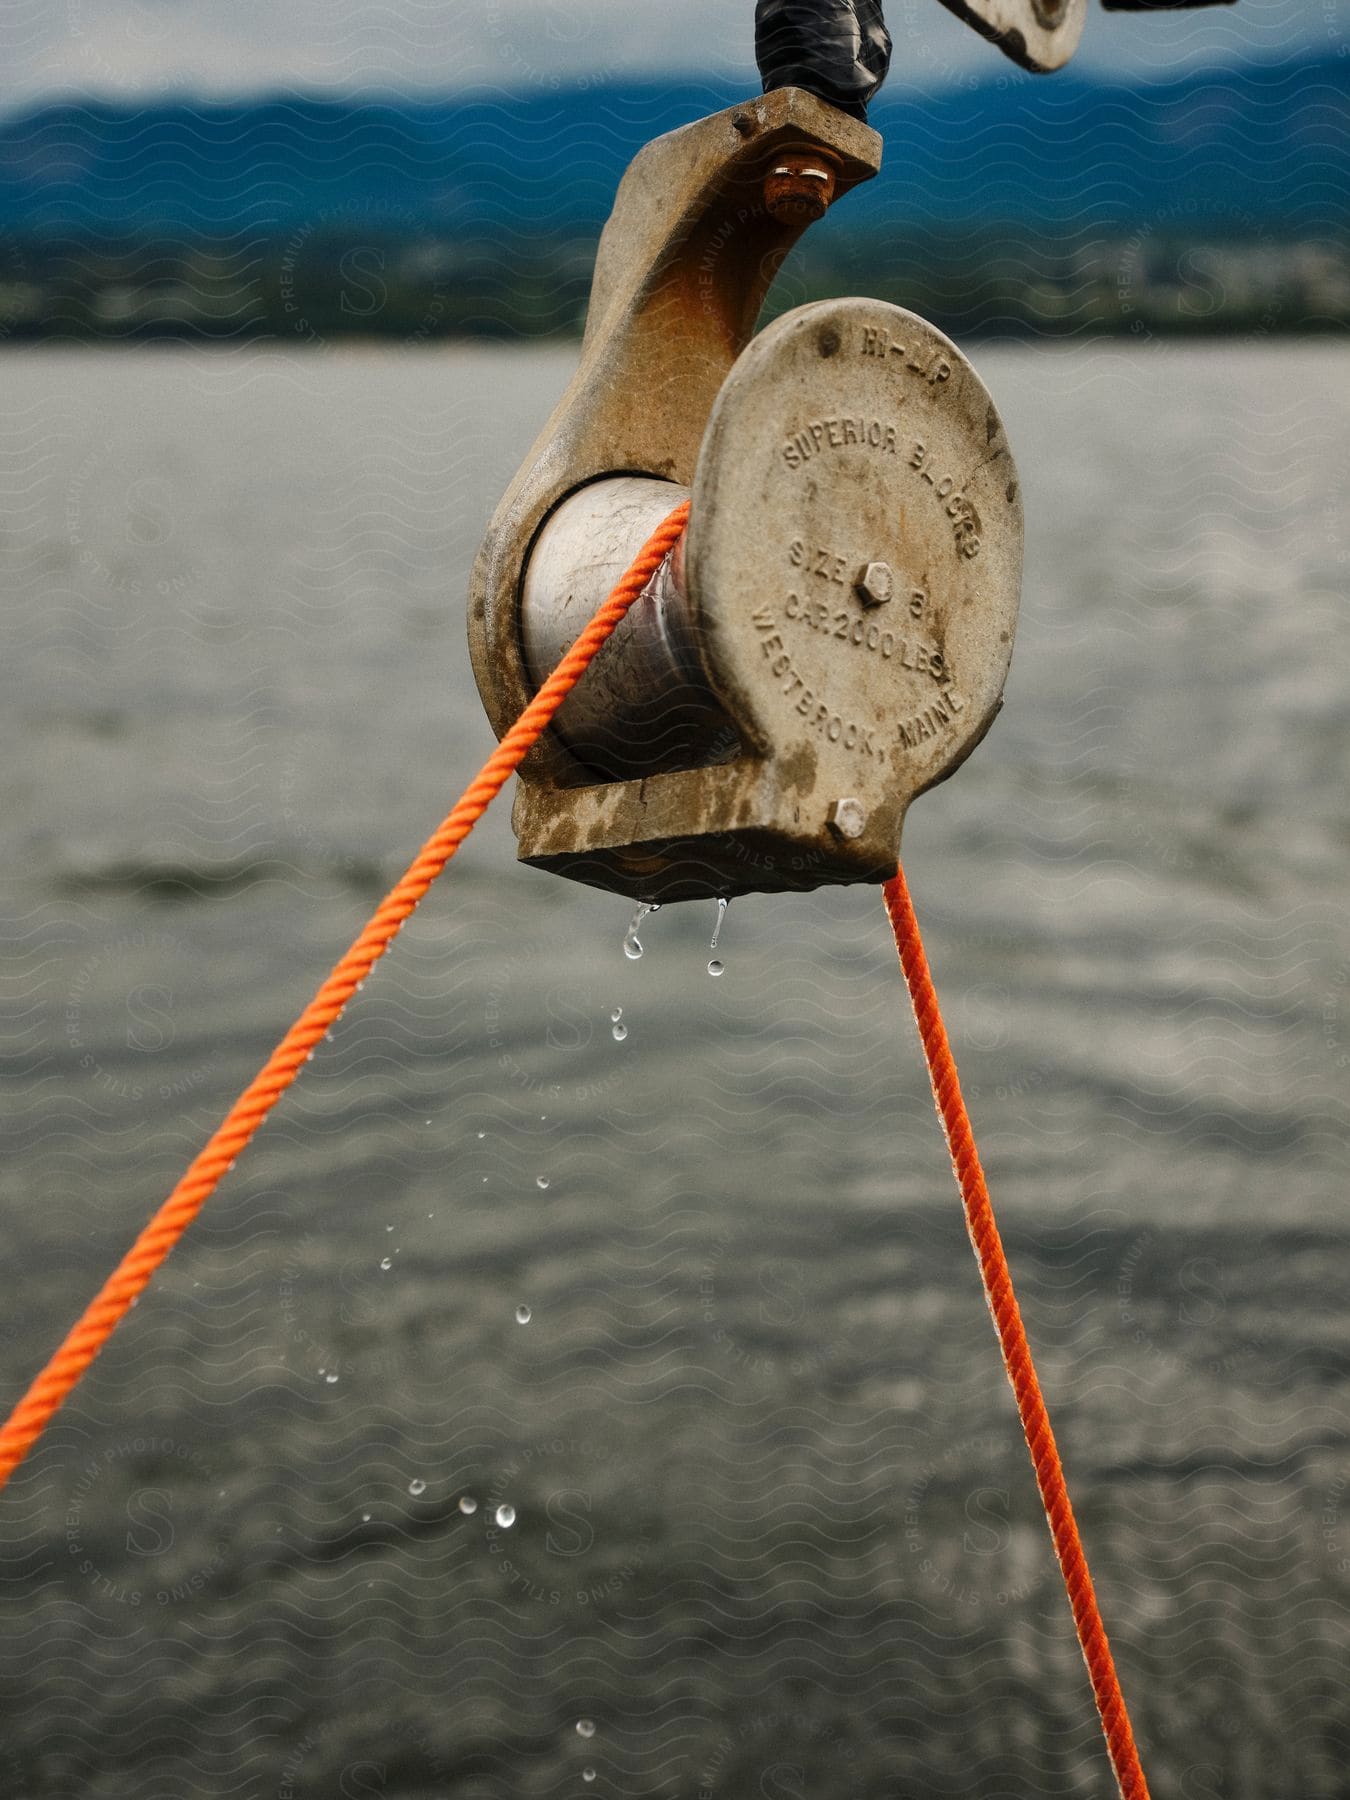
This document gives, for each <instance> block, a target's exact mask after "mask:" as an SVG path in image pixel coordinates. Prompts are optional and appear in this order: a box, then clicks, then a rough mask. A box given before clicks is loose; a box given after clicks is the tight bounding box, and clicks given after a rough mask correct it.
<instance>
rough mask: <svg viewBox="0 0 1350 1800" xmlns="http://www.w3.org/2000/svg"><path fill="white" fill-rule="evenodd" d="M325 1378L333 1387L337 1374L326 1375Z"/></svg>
mask: <svg viewBox="0 0 1350 1800" xmlns="http://www.w3.org/2000/svg"><path fill="white" fill-rule="evenodd" d="M324 1380H325V1381H326V1382H327V1383H328V1385H329V1387H332V1385H333V1383H334V1382H335V1381H336V1380H337V1376H336V1375H325V1376H324Z"/></svg>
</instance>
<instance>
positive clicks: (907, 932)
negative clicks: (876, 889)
mask: <svg viewBox="0 0 1350 1800" xmlns="http://www.w3.org/2000/svg"><path fill="white" fill-rule="evenodd" d="M882 894H883V897H884V898H885V901H886V911H887V914H888V915H889V917H890V921H891V928H892V929H893V931H894V932H895V946H896V949H897V950H898V951H899V952H900V966H901V968H902V969H903V970H904V972H905V981H906V984H907V985H908V987H909V997H910V999H911V1000H912V1001H913V1003H914V1018H915V1021H916V1023H917V1024H918V1027H919V1037H920V1039H921V1040H922V1043H923V1053H924V1056H925V1057H926V1059H927V1062H928V1074H929V1077H930V1079H931V1081H932V1083H933V1098H934V1100H935V1101H936V1102H937V1109H938V1115H939V1117H940V1118H941V1120H942V1129H943V1131H944V1133H945V1134H946V1138H947V1148H948V1150H949V1151H950V1152H951V1158H952V1168H953V1170H954V1171H955V1174H956V1181H957V1186H958V1187H959V1188H960V1189H961V1199H962V1202H963V1204H964V1206H965V1210H966V1227H967V1229H968V1231H969V1232H970V1241H971V1244H972V1245H973V1247H974V1250H975V1255H976V1257H977V1259H978V1260H979V1265H980V1279H981V1280H982V1281H983V1283H984V1293H985V1298H986V1300H988V1302H989V1310H990V1312H991V1313H992V1314H993V1318H994V1329H995V1330H996V1331H997V1332H998V1341H999V1348H1000V1349H1001V1350H1002V1352H1003V1366H1004V1368H1006V1369H1007V1371H1008V1380H1009V1381H1010V1382H1011V1383H1012V1390H1013V1393H1014V1394H1015V1395H1016V1397H1017V1411H1018V1414H1019V1416H1020V1418H1021V1420H1022V1430H1023V1431H1024V1432H1025V1433H1026V1439H1027V1448H1028V1449H1029V1450H1030V1452H1031V1463H1032V1467H1033V1468H1034V1469H1035V1471H1036V1485H1037V1487H1038V1488H1039V1489H1040V1490H1041V1502H1042V1504H1043V1505H1044V1507H1045V1516H1046V1520H1047V1522H1048V1523H1049V1526H1050V1536H1051V1537H1052V1538H1053V1540H1054V1545H1055V1555H1056V1556H1057V1557H1058V1558H1059V1566H1060V1571H1061V1573H1062V1574H1063V1576H1064V1586H1065V1587H1066V1589H1067V1590H1068V1594H1069V1605H1070V1607H1071V1608H1072V1610H1073V1623H1074V1629H1075V1630H1076V1631H1077V1633H1078V1642H1079V1646H1080V1647H1081V1649H1082V1652H1083V1660H1084V1662H1085V1663H1086V1664H1087V1668H1088V1675H1089V1676H1090V1677H1091V1680H1092V1693H1093V1697H1094V1698H1095V1700H1096V1702H1097V1711H1098V1712H1099V1713H1100V1714H1101V1720H1102V1730H1103V1731H1104V1732H1105V1734H1106V1748H1107V1753H1108V1755H1109V1756H1110V1758H1111V1767H1112V1769H1113V1770H1114V1771H1115V1776H1116V1781H1117V1782H1118V1783H1119V1785H1120V1791H1121V1793H1122V1795H1123V1796H1124V1800H1149V1794H1148V1783H1147V1782H1146V1781H1145V1780H1144V1771H1143V1769H1142V1768H1141V1767H1140V1766H1139V1752H1138V1751H1137V1750H1136V1749H1135V1745H1134V1732H1133V1731H1132V1730H1131V1728H1130V1715H1129V1713H1128V1712H1127V1711H1126V1710H1125V1696H1124V1695H1123V1694H1122V1693H1121V1691H1120V1681H1119V1678H1118V1677H1117V1675H1116V1665H1115V1662H1114V1661H1113V1660H1112V1656H1111V1646H1110V1644H1109V1643H1108V1642H1107V1639H1106V1627H1105V1626H1104V1625H1103V1624H1102V1616H1101V1613H1100V1611H1099V1610H1098V1607H1097V1596H1096V1594H1095V1593H1094V1591H1093V1587H1092V1576H1091V1575H1090V1574H1089V1572H1088V1566H1087V1557H1086V1556H1085V1555H1084V1554H1083V1543H1082V1539H1081V1538H1080V1537H1079V1535H1078V1522H1077V1520H1076V1519H1075V1518H1074V1516H1073V1507H1072V1505H1071V1504H1070V1502H1069V1490H1068V1488H1067V1486H1066V1485H1065V1481H1064V1468H1063V1465H1062V1464H1061V1462H1060V1460H1059V1449H1058V1446H1057V1445H1056V1443H1055V1434H1054V1432H1053V1431H1052V1430H1051V1429H1050V1415H1049V1413H1048V1412H1047V1411H1046V1407H1045V1398H1044V1396H1043V1395H1042V1393H1041V1384H1040V1382H1039V1381H1038V1380H1037V1378H1036V1365H1035V1364H1034V1363H1033V1361H1032V1359H1031V1345H1030V1344H1029V1343H1028V1342H1027V1334H1026V1327H1025V1326H1024V1325H1023V1323H1022V1313H1021V1309H1020V1308H1019V1306H1018V1304H1017V1295H1016V1294H1015V1293H1014V1292H1013V1284H1012V1273H1011V1271H1010V1270H1009V1268H1008V1258H1007V1254H1006V1252H1005V1251H1004V1248H1003V1240H1002V1239H1001V1238H1000V1236H999V1234H998V1226H997V1225H996V1224H995V1222H994V1209H993V1206H992V1204H991V1202H990V1199H989V1189H988V1187H987V1186H986V1185H985V1180H984V1170H983V1169H982V1168H981V1167H980V1157H979V1152H978V1151H977V1150H976V1148H975V1135H974V1132H973V1131H972V1130H971V1124H970V1115H969V1113H967V1111H966V1103H965V1099H964V1097H963V1095H962V1093H961V1082H960V1078H959V1077H958V1075H957V1072H956V1059H955V1057H954V1056H953V1055H952V1047H951V1044H950V1043H949V1042H948V1040H947V1030H946V1027H945V1026H944V1025H943V1023H942V1014H941V1012H940V1011H939V1010H938V1000H937V992H936V990H935V989H934V987H933V976H932V972H931V970H930V969H929V967H928V958H927V956H926V955H925V954H924V948H923V939H922V937H920V935H919V921H918V919H917V918H915V916H914V905H913V902H912V901H911V900H910V897H909V887H908V885H907V883H906V881H905V872H904V870H903V869H897V870H896V872H895V874H894V876H893V877H892V878H891V880H890V881H888V882H887V883H886V885H885V887H884V888H883V889H882Z"/></svg>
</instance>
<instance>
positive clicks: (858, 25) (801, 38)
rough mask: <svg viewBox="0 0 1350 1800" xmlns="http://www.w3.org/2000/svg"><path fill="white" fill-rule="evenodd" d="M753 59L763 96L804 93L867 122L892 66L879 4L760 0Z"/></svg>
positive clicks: (871, 1) (866, 1) (859, 0)
mask: <svg viewBox="0 0 1350 1800" xmlns="http://www.w3.org/2000/svg"><path fill="white" fill-rule="evenodd" d="M755 60H756V61H757V62H758V64H759V72H760V75H761V77H762V79H763V82H764V91H765V93H766V94H767V93H768V92H769V90H770V89H771V88H780V87H799V88H805V89H806V91H807V93H808V94H814V95H816V97H817V99H820V100H828V101H829V103H830V105H831V106H837V107H838V108H839V110H840V111H841V112H846V113H851V114H852V115H853V117H854V118H855V119H865V118H866V117H867V102H868V101H869V100H870V99H871V98H872V96H873V94H875V93H876V91H877V89H878V88H879V87H880V86H881V84H882V82H883V81H884V80H885V79H886V71H887V69H889V68H890V66H891V34H890V32H889V31H887V29H886V21H885V20H884V19H883V18H882V16H881V0H758V4H757V5H756V7H755Z"/></svg>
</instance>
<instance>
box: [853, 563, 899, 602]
mask: <svg viewBox="0 0 1350 1800" xmlns="http://www.w3.org/2000/svg"><path fill="white" fill-rule="evenodd" d="M853 585H854V586H855V587H856V588H857V590H858V598H859V599H860V600H861V601H862V603H863V605H864V606H885V605H886V603H887V601H889V600H891V599H892V598H893V597H894V595H895V574H894V571H893V570H892V568H891V565H890V564H889V563H884V562H870V563H868V564H866V565H865V567H864V568H862V569H861V570H860V571H859V574H858V579H857V581H856V582H854V584H853Z"/></svg>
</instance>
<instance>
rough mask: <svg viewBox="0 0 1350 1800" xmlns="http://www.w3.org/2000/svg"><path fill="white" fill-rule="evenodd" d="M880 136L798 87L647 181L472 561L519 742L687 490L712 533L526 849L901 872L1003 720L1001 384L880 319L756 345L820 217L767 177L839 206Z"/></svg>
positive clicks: (641, 626) (650, 621) (548, 785)
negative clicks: (583, 330)
mask: <svg viewBox="0 0 1350 1800" xmlns="http://www.w3.org/2000/svg"><path fill="white" fill-rule="evenodd" d="M877 149H878V145H877V141H876V138H875V134H874V133H873V132H871V131H869V130H868V129H867V127H866V126H864V125H862V124H860V123H859V122H857V121H855V120H853V119H850V118H848V117H846V116H845V115H843V114H842V113H839V112H837V111H836V110H834V109H833V108H831V107H829V106H826V105H824V104H823V103H822V102H820V101H817V100H815V99H813V98H812V97H810V96H809V95H806V94H804V93H801V92H799V91H797V90H794V89H784V90H780V91H777V92H775V93H772V94H769V95H766V96H765V97H764V98H763V99H762V100H760V101H757V102H754V103H752V104H750V105H747V106H745V107H739V108H733V109H732V110H731V111H730V112H728V113H723V114H719V115H715V116H714V117H713V118H710V119H704V120H701V121H699V122H698V123H697V124H695V125H692V126H689V127H686V128H685V129H684V130H682V131H678V132H674V133H672V134H670V136H668V137H666V138H662V139H658V140H657V141H656V142H655V143H653V144H651V145H648V146H647V148H646V150H644V151H643V152H642V153H641V155H640V156H639V157H638V158H637V159H636V161H635V163H634V164H633V166H632V168H631V169H630V171H629V173H628V175H627V176H626V177H625V180H624V183H623V185H622V187H621V188H620V192H619V196H618V200H617V202H616V206H615V210H614V214H613V216H612V217H611V220H610V223H609V225H608V226H607V228H606V231H605V235H604V237H603V239H602V242H601V248H600V254H599V259H598V263H597V271H596V280H595V288H594V293H593V299H592V309H591V315H590V319H589V321H588V328H587V335H586V340H585V344H584V346H583V353H582V361H581V366H580V369H579V370H578V373H577V376H576V378H575V380H574V381H573V383H572V386H571V387H570V388H569V390H568V393H567V394H566V395H565V396H564V398H563V400H562V402H561V403H560V405H559V407H558V409H557V411H556V412H555V414H554V416H553V418H552V419H551V420H550V421H549V424H548V425H547V426H546V427H545V429H544V432H543V433H542V434H541V437H540V439H539V441H538V443H537V444H536V446H535V448H534V450H533V451H532V452H531V454H530V457H529V458H528V459H527V461H526V463H525V465H524V467H523V469H522V470H521V472H520V474H519V475H518V476H517V478H516V481H515V483H514V484H513V486H512V488H511V490H510V491H509V492H508V494H507V496H506V498H505V499H504V501H503V502H502V505H501V507H500V508H499V509H498V513H497V515H496V517H495V518H494V520H493V522H492V525H491V526H490V528H489V531H488V534H487V537H486V539H485V541H484V544H483V547H482V550H481V551H480V553H479V558H478V561H477V564H476V566H475V572H474V582H473V592H472V599H471V609H470V638H471V644H472V647H473V653H474V667H475V673H476V676H477V679H478V684H479V690H480V692H481V694H482V696H483V700H484V704H485V706H486V707H487V710H488V714H489V717H490V718H491V719H492V722H493V724H494V727H495V728H496V729H497V731H498V733H499V735H500V734H501V733H502V732H503V731H504V730H505V729H506V728H507V726H508V725H509V724H510V722H511V721H512V719H514V717H515V716H516V715H517V713H518V712H519V711H520V710H521V708H522V707H523V706H524V704H525V703H526V701H527V700H528V699H529V697H530V695H531V694H532V693H533V692H534V691H535V690H536V689H537V688H538V686H539V685H540V683H541V682H542V680H543V679H544V677H545V676H546V675H547V673H548V672H549V670H550V669H551V668H552V667H553V666H554V665H555V664H556V662H557V660H558V658H559V657H560V656H561V654H562V653H563V652H564V651H565V650H566V648H567V647H568V646H569V645H570V644H571V642H572V641H573V640H574V638H575V637H576V636H577V635H578V633H579V632H580V631H581V629H582V628H583V626H584V625H585V624H586V623H587V621H588V620H589V619H590V617H591V616H592V615H593V613H594V611H595V610H596V608H597V607H598V606H599V604H600V603H601V602H602V601H603V600H604V598H605V597H606V595H607V594H608V593H609V591H610V590H611V588H612V587H613V585H614V583H615V582H616V581H617V580H618V579H619V577H620V576H621V575H622V574H623V572H624V570H625V569H626V568H627V567H628V566H629V565H630V564H631V562H632V560H633V558H634V557H635V555H636V554H637V552H638V550H639V549H640V548H641V546H642V544H643V542H644V541H645V539H646V538H647V537H648V536H649V535H650V533H651V531H652V530H653V529H654V527H655V526H656V525H657V524H658V523H659V522H660V520H661V519H663V518H664V517H665V516H666V515H667V514H668V513H669V512H670V511H671V510H672V508H673V507H674V506H675V505H676V504H677V503H678V502H679V501H680V500H682V499H684V498H686V497H688V498H689V499H690V500H691V507H690V518H689V525H688V528H687V531H686V533H685V536H684V538H683V539H682V540H681V542H680V544H679V545H677V547H676V550H675V551H674V552H673V553H672V555H671V556H670V557H669V558H668V559H667V561H666V563H665V564H664V565H663V567H662V568H661V569H660V570H659V571H658V572H657V575H656V576H655V577H654V578H653V580H652V582H650V583H649V584H648V588H647V590H646V591H645V593H644V594H643V595H642V596H641V597H640V598H639V600H638V601H637V602H636V603H635V605H634V606H633V608H632V610H631V611H630V613H629V615H628V617H627V618H626V619H625V620H624V622H623V623H622V624H621V625H620V626H619V628H618V630H617V631H616V633H615V635H614V637H613V639H611V641H610V642H609V643H608V644H607V645H606V646H605V647H604V648H603V649H602V650H601V651H600V653H599V654H598V656H597V657H596V659H595V661H594V663H593V664H592V667H591V669H590V670H589V671H588V672H587V675H586V677H585V679H584V680H583V682H582V683H581V684H580V685H579V686H578V688H577V689H576V690H575V691H574V692H573V693H572V694H571V695H570V696H569V697H568V699H567V701H566V702H565V703H564V705H563V707H562V709H561V710H560V712H559V714H558V716H557V719H556V722H555V726H554V728H553V729H552V730H551V731H550V733H549V734H548V737H547V740H546V741H545V742H544V743H542V744H541V745H540V746H539V748H538V750H537V751H535V752H533V753H532V754H531V756H530V757H529V758H527V759H526V762H525V763H524V764H523V765H522V767H521V771H520V776H521V779H520V785H519V790H518V795H517V800H516V807H515V814H514V823H515V828H516V834H517V838H518V840H519V853H520V856H521V857H522V859H523V860H525V861H527V862H530V863H533V864H535V865H537V866H539V867H543V868H548V869H552V870H554V871H556V872H557V873H560V874H565V875H568V876H571V877H572V878H574V879H577V880H580V881H584V882H588V883H590V884H592V885H595V886H598V887H603V888H608V889H611V890H613V891H616V892H619V893H623V894H626V895H629V896H631V897H633V898H636V899H641V900H655V901H662V900H675V899H684V898H694V897H699V896H706V895H728V896H730V895H734V894H737V893H742V892H749V891H774V890H781V889H803V888H813V887H818V886H821V885H824V884H828V883H838V882H852V881H870V882H875V881H879V880H884V879H886V878H887V877H888V876H889V875H890V874H891V873H893V871H894V868H895V864H896V858H897V855H898V851H899V844H900V833H901V828H902V825H903V821H904V816H905V812H906V810H907V808H908V806H909V803H910V801H911V800H913V798H914V797H915V796H916V795H917V794H919V793H922V792H923V791H924V790H925V789H926V788H929V787H931V786H933V785H934V783H936V782H938V781H941V780H942V779H943V778H944V777H945V776H946V775H948V774H950V773H951V772H952V770H953V769H955V768H956V767H957V766H958V765H959V764H960V763H961V762H962V761H963V760H964V759H965V757H966V756H968V755H969V753H970V751H971V750H972V749H973V748H974V747H975V745H976V744H978V743H979V741H980V739H981V738H982V737H983V735H984V733H985V731H986V730H987V729H988V727H989V725H990V723H991V722H992V720H993V717H994V715H995V713H996V712H997V710H998V707H999V704H1000V701H1001V695H1002V690H1003V684H1004V680H1005V678H1006V675H1007V670H1008V663H1009V659H1010V656H1011V653H1012V639H1013V631H1014V626H1015V622H1016V614H1017V602H1018V591H1019V583H1020V574H1021V554H1022V513H1021V501H1020V495H1019V488H1018V481H1017V473H1016V469H1015V467H1014V464H1013V460H1012V455H1011V452H1010V450H1009V447H1008V444H1007V440H1006V438H1005V436H1004V432H1003V428H1002V425H1001V423H1000V421H999V417H998V413H997V410H996V409H995V407H994V405H993V402H992V400H991V399H990V396H989V394H988V392H987V391H986V389H985V387H984V385H983V383H982V382H981V381H980V379H979V377H978V375H977V374H976V373H975V371H974V369H973V368H972V367H971V366H970V364H969V363H968V362H967V360H966V358H965V357H964V356H963V355H962V354H961V352H960V351H959V350H958V349H957V348H956V346H955V345H953V344H952V343H951V342H950V341H949V340H948V339H947V338H946V337H944V336H943V335H942V333H941V332H939V331H937V330H936V329H935V327H933V326H932V325H929V324H928V323H926V322H925V321H924V320H922V319H920V318H918V317H916V316H915V315H914V314H912V313H909V312H906V311H904V310H902V309H901V308H899V307H895V306H891V305H888V304H886V303H885V302H882V301H877V300H869V299H846V300H830V301H821V302H817V303H816V304H813V305H810V306H804V307H800V308H798V309H797V310H796V311H794V312H791V313H789V314H787V315H786V316H784V317H783V318H781V319H779V320H778V321H776V322H775V323H774V324H773V325H771V326H769V327H768V328H767V329H766V330H764V331H763V332H761V333H760V334H759V335H758V336H757V337H754V338H751V337H750V330H751V327H752V325H753V321H754V318H755V316H756V314H757V313H758V310H759V305H760V302H761V301H762V298H763V294H764V291H765V289H766V288H767V286H768V283H769V281H770V280H771V279H772V275H773V273H774V272H775V270H776V268H777V265H778V262H779V261H780V260H781V257H782V255H783V254H784V253H785V251H786V249H787V248H788V247H789V246H790V244H791V242H792V241H793V240H794V239H795V237H796V236H797V235H798V234H799V233H800V231H801V229H803V228H804V225H805V223H806V222H807V219H808V218H809V216H810V208H809V207H808V206H805V205H803V207H802V208H801V209H800V210H799V211H798V212H796V213H794V212H793V211H792V210H791V208H790V206H784V205H782V204H778V205H776V206H775V208H774V210H772V211H771V210H770V207H769V205H768V204H767V203H766V199H765V193H766V190H767V191H768V192H769V193H770V194H772V195H774V197H775V198H776V199H778V200H780V201H781V192H780V191H779V190H776V189H774V187H773V186H772V183H773V182H774V181H775V180H777V181H778V182H779V188H780V189H781V186H782V184H783V183H784V182H787V183H788V185H789V186H791V179H797V180H801V179H803V178H804V176H803V171H804V170H805V169H809V168H810V167H811V166H812V165H813V163H814V165H816V166H818V167H820V168H822V169H825V170H827V171H828V173H829V175H830V177H831V179H832V183H833V184H834V185H837V186H838V188H839V189H840V190H842V189H843V188H845V187H847V186H848V185H851V184H852V183H853V182H855V181H857V180H860V179H864V178H865V177H866V176H867V175H868V174H871V173H872V172H874V170H875V167H876V165H877ZM789 154H790V155H791V157H792V159H793V160H792V161H790V162H789V160H788V158H789ZM784 171H786V173H785V172H784ZM789 178H791V179H789ZM808 197H809V191H808ZM790 198H791V195H789V199H790Z"/></svg>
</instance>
